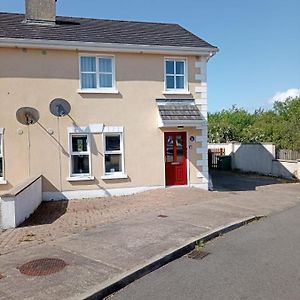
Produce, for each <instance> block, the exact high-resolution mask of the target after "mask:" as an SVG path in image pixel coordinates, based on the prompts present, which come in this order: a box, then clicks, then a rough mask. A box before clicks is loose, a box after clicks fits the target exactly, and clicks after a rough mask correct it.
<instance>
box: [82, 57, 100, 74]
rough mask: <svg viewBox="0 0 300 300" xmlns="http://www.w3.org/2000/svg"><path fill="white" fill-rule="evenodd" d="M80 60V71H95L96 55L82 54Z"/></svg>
mask: <svg viewBox="0 0 300 300" xmlns="http://www.w3.org/2000/svg"><path fill="white" fill-rule="evenodd" d="M80 62H81V72H96V57H89V56H83V57H81V58H80Z"/></svg>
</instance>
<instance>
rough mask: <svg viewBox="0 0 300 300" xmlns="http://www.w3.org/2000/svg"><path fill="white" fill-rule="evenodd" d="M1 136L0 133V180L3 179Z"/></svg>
mask: <svg viewBox="0 0 300 300" xmlns="http://www.w3.org/2000/svg"><path fill="white" fill-rule="evenodd" d="M3 166H4V158H3V134H2V133H0V180H3V178H4V167H3Z"/></svg>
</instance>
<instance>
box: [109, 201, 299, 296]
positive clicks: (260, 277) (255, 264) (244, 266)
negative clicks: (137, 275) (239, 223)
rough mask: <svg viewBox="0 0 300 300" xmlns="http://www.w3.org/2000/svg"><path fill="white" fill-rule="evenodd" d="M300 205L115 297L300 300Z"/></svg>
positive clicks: (228, 236)
mask: <svg viewBox="0 0 300 300" xmlns="http://www.w3.org/2000/svg"><path fill="white" fill-rule="evenodd" d="M299 228H300V206H297V207H295V208H293V209H289V210H286V211H283V212H280V213H277V214H274V215H272V216H270V217H269V218H264V219H261V220H260V221H258V222H254V223H251V224H249V225H247V226H244V227H242V228H240V229H238V230H235V231H232V232H230V233H228V234H226V235H224V236H222V237H219V238H217V239H214V240H213V241H211V242H208V243H207V244H206V245H205V247H204V248H203V251H206V252H208V253H209V255H208V256H206V257H205V258H203V259H202V260H195V259H191V258H189V257H188V256H183V257H182V258H180V259H178V260H176V261H173V262H171V263H170V264H168V265H166V266H164V267H162V268H160V269H159V270H156V271H154V272H153V273H150V274H148V275H147V276H145V277H143V278H141V279H139V280H137V281H135V282H134V283H132V284H131V285H129V286H127V287H126V288H124V289H123V290H121V291H119V292H118V293H116V294H115V295H113V296H112V297H110V298H109V299H110V300H121V299H127V300H129V299H130V300H140V299H143V300H156V299H164V300H167V299H172V300H182V299H184V300H194V299H198V300H211V299H214V300H241V299H243V300H247V299H249V300H250V299H251V300H252V299H256V300H277V299H278V300H282V299H284V300H298V299H299V295H300V285H299V282H300V272H299V268H300V247H299V242H300V231H299Z"/></svg>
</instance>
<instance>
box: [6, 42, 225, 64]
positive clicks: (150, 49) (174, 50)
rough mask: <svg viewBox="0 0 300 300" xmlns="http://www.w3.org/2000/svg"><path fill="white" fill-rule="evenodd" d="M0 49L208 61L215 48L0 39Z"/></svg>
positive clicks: (216, 49) (216, 50) (214, 52)
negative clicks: (204, 58) (199, 57)
mask: <svg viewBox="0 0 300 300" xmlns="http://www.w3.org/2000/svg"><path fill="white" fill-rule="evenodd" d="M0 47H2V48H3V47H9V48H17V49H18V48H31V49H51V50H52V49H54V50H72V51H97V52H99V51H105V52H127V53H151V54H174V55H205V56H208V59H209V58H210V57H212V56H213V55H215V54H216V53H217V52H218V51H219V49H218V48H217V47H175V46H152V45H133V44H116V43H94V42H77V41H75V42H74V41H57V40H38V39H15V38H0Z"/></svg>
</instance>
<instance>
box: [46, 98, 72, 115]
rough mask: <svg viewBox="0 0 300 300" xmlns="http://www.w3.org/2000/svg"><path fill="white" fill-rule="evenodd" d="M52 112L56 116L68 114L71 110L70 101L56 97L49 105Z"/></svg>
mask: <svg viewBox="0 0 300 300" xmlns="http://www.w3.org/2000/svg"><path fill="white" fill-rule="evenodd" d="M49 109H50V112H51V113H52V115H54V116H56V117H64V116H67V115H68V114H69V113H70V111H71V105H70V103H69V102H68V101H67V100H65V99H62V98H56V99H54V100H52V101H51V103H50V105H49Z"/></svg>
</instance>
